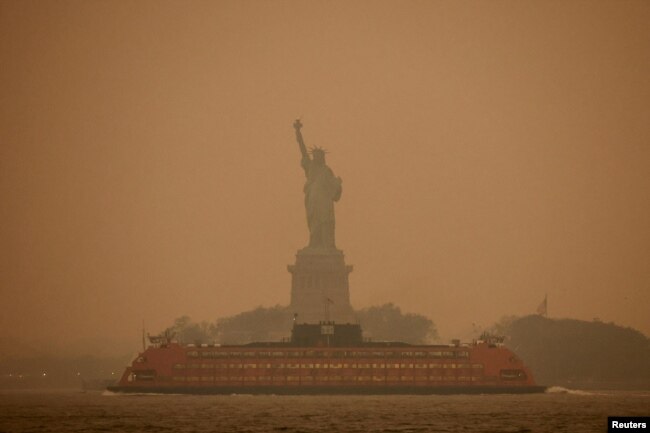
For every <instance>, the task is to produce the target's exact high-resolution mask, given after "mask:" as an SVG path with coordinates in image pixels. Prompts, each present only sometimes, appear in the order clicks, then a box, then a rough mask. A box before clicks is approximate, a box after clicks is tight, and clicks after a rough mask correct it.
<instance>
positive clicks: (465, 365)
mask: <svg viewBox="0 0 650 433" xmlns="http://www.w3.org/2000/svg"><path fill="white" fill-rule="evenodd" d="M458 368H472V365H471V364H458Z"/></svg>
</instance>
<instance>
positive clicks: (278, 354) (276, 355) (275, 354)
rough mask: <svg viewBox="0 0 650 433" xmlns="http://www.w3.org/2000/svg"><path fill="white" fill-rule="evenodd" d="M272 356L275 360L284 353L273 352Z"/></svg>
mask: <svg viewBox="0 0 650 433" xmlns="http://www.w3.org/2000/svg"><path fill="white" fill-rule="evenodd" d="M273 356H274V357H276V358H281V357H283V356H284V352H273Z"/></svg>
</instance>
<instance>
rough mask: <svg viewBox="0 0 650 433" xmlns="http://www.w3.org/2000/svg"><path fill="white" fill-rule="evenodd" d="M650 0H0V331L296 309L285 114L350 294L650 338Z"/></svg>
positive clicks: (122, 335)
mask: <svg viewBox="0 0 650 433" xmlns="http://www.w3.org/2000/svg"><path fill="white" fill-rule="evenodd" d="M649 22H650V2H647V1H615V2H596V1H585V2H579V1H571V2H564V1H507V2H506V1H491V2H452V1H446V2H435V1H374V0H373V1H357V2H347V1H322V2H304V1H273V0H271V1H183V2H181V1H178V2H162V1H150V2H149V1H138V2H122V1H79V2H76V1H75V2H73V1H59V2H49V1H40V2H28V1H1V2H0V61H1V63H0V92H1V93H0V200H1V202H0V203H1V206H0V245H2V249H1V251H0V294H1V299H2V304H3V307H4V308H3V313H2V315H0V327H2V329H3V334H4V336H3V337H4V338H23V339H24V340H25V341H37V340H38V339H47V340H48V341H49V342H51V343H52V344H55V345H59V347H64V346H66V345H68V346H73V345H74V344H77V343H78V342H79V341H82V340H84V341H93V340H95V341H99V340H101V339H113V340H116V341H124V342H127V343H126V344H132V345H133V347H134V349H137V347H138V339H139V329H140V327H141V322H142V320H143V319H144V320H145V322H146V323H147V326H148V328H150V329H151V330H152V331H157V330H160V329H161V328H163V327H165V326H167V325H168V324H170V323H171V322H172V320H173V319H174V318H175V317H178V316H180V315H183V314H188V315H190V316H192V317H193V318H195V319H207V320H213V319H215V318H216V317H220V316H224V315H230V314H234V313H237V312H240V311H242V310H246V309H250V308H254V307H256V306H258V305H265V306H271V305H275V304H278V303H280V304H287V303H288V301H289V284H290V275H289V273H288V272H287V270H286V265H287V264H289V263H292V262H293V260H294V255H295V253H296V250H297V249H299V248H301V247H303V246H304V245H305V244H306V240H307V228H306V222H305V216H304V208H303V203H302V200H303V196H302V185H303V182H304V174H303V173H302V169H301V168H300V155H299V151H298V147H297V144H296V143H295V139H294V131H293V128H292V122H293V119H294V118H295V117H297V116H302V119H303V123H304V125H305V126H304V129H303V134H304V136H305V140H306V142H307V145H320V146H323V147H325V148H327V149H328V150H329V151H330V153H329V154H328V164H329V165H330V167H332V169H333V170H334V173H335V174H336V175H338V176H341V177H342V178H343V197H342V199H341V201H340V202H339V203H338V204H337V206H336V214H337V239H338V246H339V247H340V248H341V249H343V250H344V252H345V254H346V260H347V261H348V263H350V264H353V265H354V267H355V270H354V272H353V273H352V274H351V277H350V284H351V297H352V302H353V305H354V306H355V307H364V306H369V305H376V304H382V303H385V302H395V303H397V304H398V305H400V306H401V307H402V309H404V310H406V311H409V312H415V313H421V314H425V315H427V316H429V317H431V318H432V319H433V320H434V321H435V323H436V324H437V326H438V328H439V330H440V333H441V334H442V336H443V337H444V338H452V337H453V336H455V335H459V334H462V333H464V332H466V331H467V330H468V329H470V328H471V324H472V323H476V324H478V325H479V326H488V325H490V324H491V323H492V322H494V321H495V320H497V319H499V318H500V317H501V316H503V315H505V314H516V315H524V314H528V313H532V312H534V311H535V308H536V307H537V305H538V304H539V302H540V301H541V300H542V299H543V297H544V294H545V293H548V297H549V313H550V316H551V317H572V318H578V319H585V320H592V319H593V318H595V317H598V318H600V319H601V320H603V321H605V322H609V321H613V322H615V323H617V324H621V325H624V326H632V327H635V328H638V329H640V330H642V331H643V332H645V333H646V335H648V334H650V318H649V316H648V308H649V307H648V306H649V304H650V302H649V301H650V174H649V173H650V170H649V167H650V80H649V79H648V77H650V30H649V29H650V27H649V26H648V23H649Z"/></svg>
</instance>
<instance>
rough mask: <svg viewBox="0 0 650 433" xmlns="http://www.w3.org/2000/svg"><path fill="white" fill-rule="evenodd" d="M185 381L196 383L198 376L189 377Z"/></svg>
mask: <svg viewBox="0 0 650 433" xmlns="http://www.w3.org/2000/svg"><path fill="white" fill-rule="evenodd" d="M187 381H188V382H198V381H199V377H198V376H190V377H188V378H187Z"/></svg>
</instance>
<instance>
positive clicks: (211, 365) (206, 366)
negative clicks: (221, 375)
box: [201, 364, 214, 368]
mask: <svg viewBox="0 0 650 433" xmlns="http://www.w3.org/2000/svg"><path fill="white" fill-rule="evenodd" d="M201 368H214V364H201Z"/></svg>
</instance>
